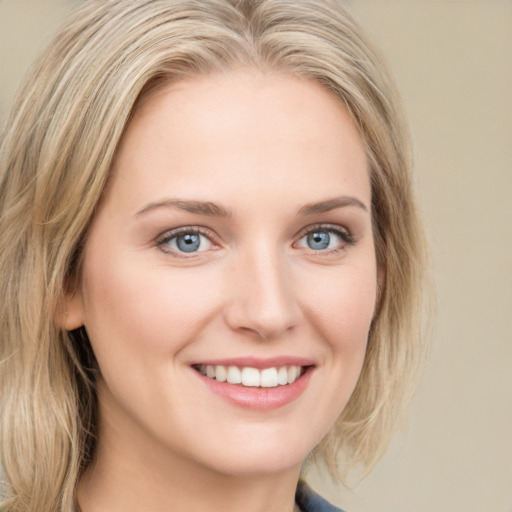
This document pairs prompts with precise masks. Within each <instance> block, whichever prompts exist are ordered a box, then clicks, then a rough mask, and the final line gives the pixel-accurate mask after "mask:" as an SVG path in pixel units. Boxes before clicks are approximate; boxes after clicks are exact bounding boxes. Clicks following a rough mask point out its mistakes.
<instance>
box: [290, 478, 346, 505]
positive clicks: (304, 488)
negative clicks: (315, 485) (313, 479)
mask: <svg viewBox="0 0 512 512" xmlns="http://www.w3.org/2000/svg"><path fill="white" fill-rule="evenodd" d="M295 501H296V503H297V505H298V506H299V508H300V509H301V511H302V512H343V510H341V508H338V507H335V506H334V505H331V504H330V503H329V502H328V501H326V500H324V499H323V498H322V497H321V496H319V495H318V494H316V493H315V492H314V491H313V490H312V489H311V487H309V485H308V484H307V483H306V482H304V480H299V483H298V485H297V492H296V493H295Z"/></svg>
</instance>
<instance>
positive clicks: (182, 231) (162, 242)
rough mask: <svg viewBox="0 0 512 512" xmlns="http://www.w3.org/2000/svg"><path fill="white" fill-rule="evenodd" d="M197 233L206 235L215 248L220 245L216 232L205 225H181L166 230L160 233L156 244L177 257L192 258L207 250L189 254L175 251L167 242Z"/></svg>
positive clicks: (168, 253) (163, 250)
mask: <svg viewBox="0 0 512 512" xmlns="http://www.w3.org/2000/svg"><path fill="white" fill-rule="evenodd" d="M189 233H192V234H197V235H202V236H204V237H206V238H207V239H208V240H209V241H210V242H211V244H212V246H213V249H215V248H217V247H218V246H219V243H218V239H217V237H216V236H215V234H214V233H213V232H212V231H211V230H210V229H207V228H205V227H203V226H180V227H179V228H174V229H168V230H167V231H164V232H163V233H161V234H160V235H158V236H157V237H156V238H155V246H156V247H157V248H158V249H160V250H161V251H162V252H163V253H164V254H167V255H170V256H174V257H176V258H183V259H190V258H194V257H197V256H198V255H199V254H202V253H203V252H207V251H199V252H191V253H189V254H187V253H182V252H178V251H174V250H172V249H171V248H169V247H168V246H166V244H167V243H168V242H169V241H170V240H172V239H173V238H176V237H178V236H180V235H186V234H189Z"/></svg>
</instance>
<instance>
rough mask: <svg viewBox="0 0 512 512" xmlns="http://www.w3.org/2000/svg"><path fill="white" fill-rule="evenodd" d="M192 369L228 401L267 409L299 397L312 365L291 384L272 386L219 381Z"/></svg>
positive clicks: (247, 406) (260, 409)
mask: <svg viewBox="0 0 512 512" xmlns="http://www.w3.org/2000/svg"><path fill="white" fill-rule="evenodd" d="M193 371H194V372H195V373H196V375H197V376H198V377H199V378H200V379H201V381H202V382H203V383H204V384H205V385H206V386H208V388H209V389H210V390H211V391H213V392H214V393H215V394H217V395H220V396H221V397H223V398H225V399H226V400H228V401H229V402H231V403H233V404H235V405H237V406H239V407H242V408H244V409H252V410H258V411H267V410H271V409H278V408H279V407H283V406H284V405H286V404H289V403H290V402H293V401H294V400H296V399H297V398H299V396H300V395H301V394H302V393H303V391H304V390H305V389H306V387H307V385H308V383H309V379H310V377H311V374H312V373H313V367H312V366H309V367H307V368H306V371H305V372H304V373H303V374H302V375H301V376H300V377H299V378H298V379H297V380H296V381H295V382H293V383H292V384H286V385H285V386H276V387H273V388H261V387H258V388H256V387H246V386H242V385H238V384H229V383H228V382H219V381H217V380H215V379H210V378H209V377H205V376H204V375H202V374H201V373H199V372H198V371H196V370H193Z"/></svg>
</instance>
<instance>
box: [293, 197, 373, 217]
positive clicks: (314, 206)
mask: <svg viewBox="0 0 512 512" xmlns="http://www.w3.org/2000/svg"><path fill="white" fill-rule="evenodd" d="M346 206H355V207H357V208H361V209H362V210H364V211H365V212H367V211H368V208H367V207H366V205H365V204H364V203H363V202H362V201H360V200H359V199H357V198H356V197H351V196H341V197H335V198H333V199H327V200H325V201H320V202H318V203H310V204H306V205H305V206H303V207H302V208H301V209H300V210H299V211H298V215H314V214H315V213H325V212H330V211H331V210H335V209H336V208H344V207H346Z"/></svg>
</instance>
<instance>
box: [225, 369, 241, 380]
mask: <svg viewBox="0 0 512 512" xmlns="http://www.w3.org/2000/svg"><path fill="white" fill-rule="evenodd" d="M227 381H228V382H229V383H230V384H240V383H241V382H242V372H241V371H240V370H239V369H238V368H237V367H236V366H229V367H228V378H227Z"/></svg>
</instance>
